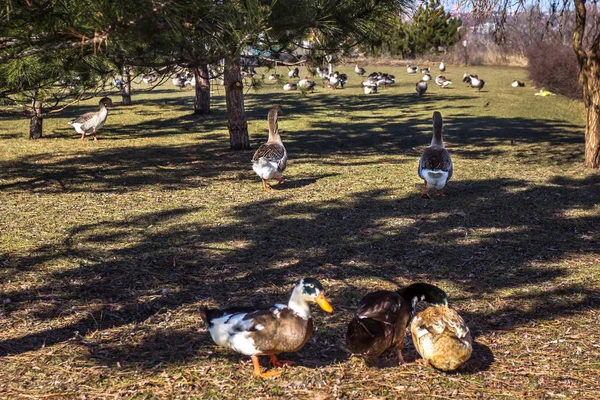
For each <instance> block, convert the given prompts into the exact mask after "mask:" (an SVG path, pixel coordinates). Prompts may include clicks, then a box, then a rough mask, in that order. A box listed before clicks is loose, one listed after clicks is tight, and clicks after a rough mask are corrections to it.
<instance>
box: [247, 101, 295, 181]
mask: <svg viewBox="0 0 600 400" xmlns="http://www.w3.org/2000/svg"><path fill="white" fill-rule="evenodd" d="M280 115H283V111H282V110H281V106H279V104H275V105H273V106H272V107H271V109H270V110H269V115H268V122H269V140H267V143H265V144H262V145H261V146H260V147H259V148H258V149H257V150H256V152H255V153H254V156H253V157H252V169H253V170H254V172H256V174H257V175H258V176H259V177H260V178H261V179H262V183H263V188H264V189H265V190H266V191H270V190H271V186H270V185H269V184H268V183H267V181H268V180H269V179H277V181H278V182H279V183H280V184H281V183H283V182H285V179H283V175H282V174H283V172H284V171H285V168H286V166H287V160H288V156H287V152H286V150H285V147H284V146H283V142H282V141H281V136H279V126H278V124H277V119H278V117H279V116H280Z"/></svg>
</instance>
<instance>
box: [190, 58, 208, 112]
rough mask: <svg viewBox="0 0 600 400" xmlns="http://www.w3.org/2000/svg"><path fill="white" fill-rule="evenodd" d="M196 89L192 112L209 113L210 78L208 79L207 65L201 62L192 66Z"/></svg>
mask: <svg viewBox="0 0 600 400" xmlns="http://www.w3.org/2000/svg"><path fill="white" fill-rule="evenodd" d="M194 78H195V79H196V87H195V89H196V91H195V97H194V114H199V115H208V114H210V80H209V79H208V65H206V64H203V65H201V66H199V67H196V68H194Z"/></svg>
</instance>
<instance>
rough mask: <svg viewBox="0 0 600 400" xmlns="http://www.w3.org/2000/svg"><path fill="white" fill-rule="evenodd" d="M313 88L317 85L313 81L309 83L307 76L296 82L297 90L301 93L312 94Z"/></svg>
mask: <svg viewBox="0 0 600 400" xmlns="http://www.w3.org/2000/svg"><path fill="white" fill-rule="evenodd" d="M315 86H317V83H316V82H315V81H311V80H310V77H308V76H307V77H306V78H304V79H301V80H300V81H299V82H298V88H299V89H300V90H302V92H308V91H311V92H313V91H314V90H315Z"/></svg>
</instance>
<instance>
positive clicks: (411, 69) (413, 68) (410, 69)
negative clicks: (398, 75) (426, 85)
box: [406, 65, 419, 74]
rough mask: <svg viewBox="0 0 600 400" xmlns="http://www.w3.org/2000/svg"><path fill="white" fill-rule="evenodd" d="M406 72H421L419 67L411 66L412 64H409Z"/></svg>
mask: <svg viewBox="0 0 600 400" xmlns="http://www.w3.org/2000/svg"><path fill="white" fill-rule="evenodd" d="M406 72H408V73H409V74H416V73H417V72H419V67H411V66H410V65H407V66H406Z"/></svg>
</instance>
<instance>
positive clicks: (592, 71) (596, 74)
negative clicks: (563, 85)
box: [579, 54, 600, 168]
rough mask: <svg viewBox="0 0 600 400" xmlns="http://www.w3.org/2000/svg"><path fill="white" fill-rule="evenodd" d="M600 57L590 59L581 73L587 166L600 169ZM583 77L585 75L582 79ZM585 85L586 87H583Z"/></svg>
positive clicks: (590, 56) (590, 57)
mask: <svg viewBox="0 0 600 400" xmlns="http://www.w3.org/2000/svg"><path fill="white" fill-rule="evenodd" d="M599 56H600V55H595V56H592V55H591V54H590V55H589V57H588V62H587V65H585V66H584V67H583V68H581V69H580V71H579V82H580V83H581V86H582V87H583V101H584V104H585V111H586V114H587V119H586V122H585V166H586V167H589V168H600V57H599ZM582 75H585V77H583V79H582ZM584 84H585V87H584V86H583V85H584Z"/></svg>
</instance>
